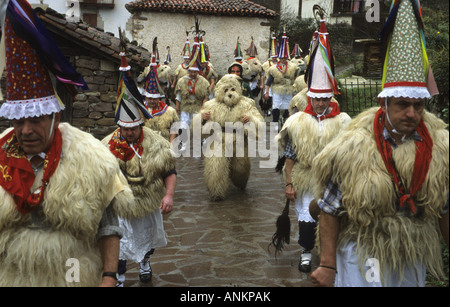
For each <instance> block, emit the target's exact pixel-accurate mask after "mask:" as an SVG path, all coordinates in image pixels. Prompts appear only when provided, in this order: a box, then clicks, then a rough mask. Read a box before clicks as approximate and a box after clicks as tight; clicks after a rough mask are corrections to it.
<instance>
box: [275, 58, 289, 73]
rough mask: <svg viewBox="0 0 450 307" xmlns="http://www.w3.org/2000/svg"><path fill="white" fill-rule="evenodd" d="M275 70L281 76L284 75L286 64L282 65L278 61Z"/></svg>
mask: <svg viewBox="0 0 450 307" xmlns="http://www.w3.org/2000/svg"><path fill="white" fill-rule="evenodd" d="M277 68H278V70H279V71H280V72H281V73H282V74H285V73H286V71H287V68H288V63H286V64H282V63H281V62H280V61H278V62H277Z"/></svg>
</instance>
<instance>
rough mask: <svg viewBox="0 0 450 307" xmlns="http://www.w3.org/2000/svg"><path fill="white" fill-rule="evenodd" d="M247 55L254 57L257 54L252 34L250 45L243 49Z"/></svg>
mask: <svg viewBox="0 0 450 307" xmlns="http://www.w3.org/2000/svg"><path fill="white" fill-rule="evenodd" d="M245 52H246V53H247V55H248V56H249V57H251V58H254V57H256V56H257V55H258V49H256V46H255V43H254V42H253V36H252V42H251V43H250V47H248V49H246V50H245Z"/></svg>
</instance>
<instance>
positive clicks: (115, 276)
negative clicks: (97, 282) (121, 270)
mask: <svg viewBox="0 0 450 307" xmlns="http://www.w3.org/2000/svg"><path fill="white" fill-rule="evenodd" d="M102 276H103V277H105V276H109V277H112V278H114V279H115V280H119V274H118V273H117V272H103V275H102Z"/></svg>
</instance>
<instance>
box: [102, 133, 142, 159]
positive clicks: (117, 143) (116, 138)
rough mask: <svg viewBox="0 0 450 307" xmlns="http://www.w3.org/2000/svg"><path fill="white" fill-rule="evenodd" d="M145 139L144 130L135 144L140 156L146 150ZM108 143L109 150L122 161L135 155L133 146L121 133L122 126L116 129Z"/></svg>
mask: <svg viewBox="0 0 450 307" xmlns="http://www.w3.org/2000/svg"><path fill="white" fill-rule="evenodd" d="M143 140H144V132H143V131H142V132H141V136H140V137H139V140H138V141H137V143H136V144H133V147H134V149H135V150H136V151H137V153H138V154H139V155H140V156H141V155H142V152H143V151H144V148H143V147H142V141H143ZM108 144H109V150H110V151H111V152H112V154H113V155H114V156H115V157H116V158H119V159H120V160H122V161H125V162H126V161H128V160H131V159H132V158H133V157H134V155H135V152H134V150H133V148H131V147H130V145H129V144H128V142H127V141H126V140H125V139H124V138H123V137H122V136H121V135H120V128H119V129H117V130H116V131H114V134H113V136H112V137H111V140H109V142H108Z"/></svg>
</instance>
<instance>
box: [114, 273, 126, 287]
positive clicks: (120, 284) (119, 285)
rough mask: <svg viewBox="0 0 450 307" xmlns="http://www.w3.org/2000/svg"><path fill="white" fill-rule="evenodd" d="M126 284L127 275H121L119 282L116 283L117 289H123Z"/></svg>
mask: <svg viewBox="0 0 450 307" xmlns="http://www.w3.org/2000/svg"><path fill="white" fill-rule="evenodd" d="M124 282H125V274H120V275H119V278H118V279H117V282H116V287H118V288H123V283H124Z"/></svg>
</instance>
